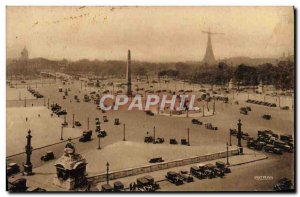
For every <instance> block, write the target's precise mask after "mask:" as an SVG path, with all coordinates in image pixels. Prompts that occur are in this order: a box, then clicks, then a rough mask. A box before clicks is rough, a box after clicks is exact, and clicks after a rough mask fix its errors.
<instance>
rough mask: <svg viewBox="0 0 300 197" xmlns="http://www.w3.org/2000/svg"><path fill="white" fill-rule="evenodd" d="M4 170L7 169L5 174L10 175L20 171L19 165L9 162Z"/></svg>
mask: <svg viewBox="0 0 300 197" xmlns="http://www.w3.org/2000/svg"><path fill="white" fill-rule="evenodd" d="M6 171H7V176H10V175H12V174H16V173H18V172H20V167H19V165H18V164H16V163H9V164H8V166H7V168H6Z"/></svg>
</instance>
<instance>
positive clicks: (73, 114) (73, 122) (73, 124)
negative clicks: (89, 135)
mask: <svg viewBox="0 0 300 197" xmlns="http://www.w3.org/2000/svg"><path fill="white" fill-rule="evenodd" d="M74 116H75V115H74V113H73V128H74V127H75V126H74V121H75V120H74Z"/></svg>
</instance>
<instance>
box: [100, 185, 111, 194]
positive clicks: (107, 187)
mask: <svg viewBox="0 0 300 197" xmlns="http://www.w3.org/2000/svg"><path fill="white" fill-rule="evenodd" d="M112 191H113V187H112V186H111V185H110V184H104V185H102V186H101V192H112Z"/></svg>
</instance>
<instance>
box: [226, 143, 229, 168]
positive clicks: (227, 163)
mask: <svg viewBox="0 0 300 197" xmlns="http://www.w3.org/2000/svg"><path fill="white" fill-rule="evenodd" d="M226 149H227V151H226V158H227V161H226V165H229V158H228V142H227V143H226Z"/></svg>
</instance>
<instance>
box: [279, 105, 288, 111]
mask: <svg viewBox="0 0 300 197" xmlns="http://www.w3.org/2000/svg"><path fill="white" fill-rule="evenodd" d="M280 109H282V110H289V109H290V108H289V106H283V107H280Z"/></svg>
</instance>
